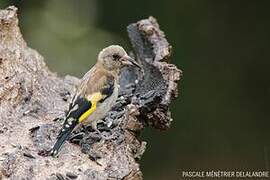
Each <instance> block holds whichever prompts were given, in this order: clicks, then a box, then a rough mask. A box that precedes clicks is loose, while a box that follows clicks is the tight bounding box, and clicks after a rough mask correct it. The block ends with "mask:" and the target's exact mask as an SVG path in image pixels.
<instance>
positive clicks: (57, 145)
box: [51, 129, 72, 157]
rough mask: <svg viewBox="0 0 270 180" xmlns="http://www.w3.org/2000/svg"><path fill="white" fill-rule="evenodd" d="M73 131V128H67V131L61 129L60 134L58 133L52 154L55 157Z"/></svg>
mask: <svg viewBox="0 0 270 180" xmlns="http://www.w3.org/2000/svg"><path fill="white" fill-rule="evenodd" d="M71 132H72V129H65V131H61V132H60V134H59V135H58V138H57V141H56V143H55V144H54V146H53V148H52V150H51V155H52V156H53V157H55V156H56V155H57V154H58V152H59V150H60V148H61V147H62V145H63V144H64V142H65V141H66V140H67V139H68V138H69V136H70V133H71Z"/></svg>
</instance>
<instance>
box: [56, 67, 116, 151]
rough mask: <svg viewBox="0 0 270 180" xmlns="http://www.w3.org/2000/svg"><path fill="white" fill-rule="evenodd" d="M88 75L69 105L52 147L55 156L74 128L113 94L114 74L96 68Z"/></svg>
mask: <svg viewBox="0 0 270 180" xmlns="http://www.w3.org/2000/svg"><path fill="white" fill-rule="evenodd" d="M86 75H87V74H86ZM88 75H89V77H88V79H83V80H82V82H81V84H80V85H79V87H78V90H77V92H76V94H75V96H74V97H73V100H72V102H71V103H70V105H69V110H68V113H67V116H66V119H65V122H64V124H63V128H62V130H61V132H60V133H59V135H58V138H57V142H56V143H55V145H54V147H53V149H52V155H53V156H55V155H56V154H57V153H58V151H59V149H60V148H61V146H62V144H63V143H64V142H65V141H66V139H67V138H68V137H69V135H70V133H71V132H72V131H73V129H74V128H75V127H76V126H77V125H78V124H79V123H81V122H83V121H84V120H85V119H87V117H88V116H90V115H91V114H92V113H93V112H94V111H95V110H96V107H97V104H98V103H102V102H103V101H104V100H105V99H106V98H108V97H110V96H111V95H112V94H113V91H114V86H115V85H114V84H115V78H114V76H113V75H111V74H109V73H106V72H105V71H101V70H96V69H94V71H92V73H90V74H88Z"/></svg>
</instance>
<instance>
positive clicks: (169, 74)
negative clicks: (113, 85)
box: [0, 6, 182, 180]
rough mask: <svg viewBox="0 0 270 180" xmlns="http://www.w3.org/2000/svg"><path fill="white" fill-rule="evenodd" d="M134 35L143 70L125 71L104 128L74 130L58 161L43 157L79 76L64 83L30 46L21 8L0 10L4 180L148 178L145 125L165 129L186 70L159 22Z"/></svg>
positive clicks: (137, 28) (0, 174)
mask: <svg viewBox="0 0 270 180" xmlns="http://www.w3.org/2000/svg"><path fill="white" fill-rule="evenodd" d="M127 30H128V35H129V38H130V41H131V44H132V46H133V49H134V52H133V53H131V55H133V56H134V57H135V59H136V60H137V61H138V62H139V63H140V64H141V65H142V66H143V70H142V71H138V70H136V69H134V68H125V69H123V71H122V72H121V80H120V85H121V91H120V95H119V98H118V100H117V103H116V105H115V106H114V107H113V108H112V110H111V111H110V112H109V113H108V114H107V116H106V117H105V118H104V119H101V120H100V121H99V123H98V129H99V130H100V131H101V132H102V135H103V136H105V137H107V138H105V139H104V138H102V137H100V135H99V134H96V132H94V131H93V130H92V129H91V127H86V128H85V129H83V130H80V131H77V132H74V133H73V134H72V137H71V138H70V141H69V142H67V143H65V145H64V146H63V148H62V150H61V152H60V154H59V157H57V158H53V157H50V156H44V154H43V152H46V151H47V150H49V149H50V148H51V146H52V145H53V143H54V142H55V139H56V136H57V134H58V131H59V130H60V128H61V122H59V121H53V119H55V118H57V117H64V116H65V110H67V108H68V105H69V102H70V101H71V97H72V95H73V93H74V90H75V87H76V85H77V84H78V82H79V81H80V80H79V79H78V78H76V77H72V76H69V75H67V76H65V77H64V78H61V77H58V76H57V75H56V74H55V73H52V72H51V71H50V70H49V69H48V68H47V66H46V64H45V62H44V59H43V57H42V56H41V55H40V54H39V53H38V52H37V51H35V50H33V49H31V48H29V47H27V44H26V43H25V41H24V39H23V37H22V35H21V32H20V29H19V27H18V19H17V8H16V7H14V6H11V7H8V8H7V9H5V10H0V179H2V178H3V179H5V178H7V179H14V180H17V179H68V178H69V179H142V173H141V171H140V168H139V163H138V160H139V159H140V158H141V156H142V154H143V153H144V151H145V148H146V142H143V141H141V140H139V139H138V136H139V134H140V132H141V131H142V130H143V128H144V127H147V126H153V127H155V128H158V129H162V130H164V129H167V128H169V126H170V124H171V121H172V119H171V116H170V111H169V108H168V107H169V104H170V103H171V100H172V99H173V98H175V97H176V96H177V81H178V80H179V79H180V77H181V75H182V72H181V71H180V70H179V69H177V67H176V66H175V65H173V64H169V63H168V60H169V58H170V56H171V46H170V45H169V43H168V42H167V40H166V39H165V35H164V33H163V32H162V31H161V30H160V29H159V25H158V23H157V21H156V20H155V19H154V18H153V17H149V18H148V19H145V20H141V21H138V22H137V23H134V24H130V25H129V26H128V27H127Z"/></svg>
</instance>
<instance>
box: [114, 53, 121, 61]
mask: <svg viewBox="0 0 270 180" xmlns="http://www.w3.org/2000/svg"><path fill="white" fill-rule="evenodd" d="M112 57H113V59H114V60H117V59H120V56H119V54H113V55H112Z"/></svg>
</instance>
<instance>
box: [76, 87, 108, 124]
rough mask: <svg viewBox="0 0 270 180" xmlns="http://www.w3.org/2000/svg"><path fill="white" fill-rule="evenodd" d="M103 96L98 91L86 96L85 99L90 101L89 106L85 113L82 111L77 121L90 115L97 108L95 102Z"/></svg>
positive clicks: (81, 120)
mask: <svg viewBox="0 0 270 180" xmlns="http://www.w3.org/2000/svg"><path fill="white" fill-rule="evenodd" d="M102 98H103V96H102V94H101V93H100V92H97V93H93V94H91V95H89V96H87V100H88V101H90V102H91V108H89V109H88V110H87V111H85V113H83V114H82V115H81V116H80V118H79V122H80V123H81V122H83V121H84V120H85V119H86V118H87V117H88V116H90V115H91V114H92V113H93V112H94V111H95V110H96V108H97V103H98V102H99V101H100V100H101V99H102Z"/></svg>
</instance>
